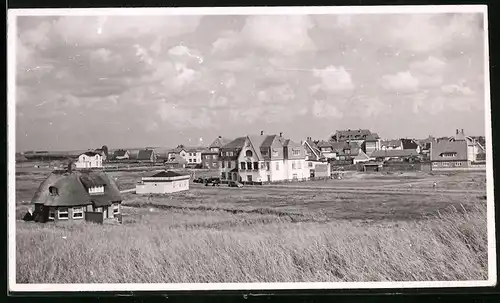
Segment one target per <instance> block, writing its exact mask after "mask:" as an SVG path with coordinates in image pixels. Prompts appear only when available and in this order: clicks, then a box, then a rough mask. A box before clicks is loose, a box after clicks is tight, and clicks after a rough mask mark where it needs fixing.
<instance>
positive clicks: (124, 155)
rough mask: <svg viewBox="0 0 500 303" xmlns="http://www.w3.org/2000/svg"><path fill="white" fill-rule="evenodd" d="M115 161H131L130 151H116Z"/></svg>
mask: <svg viewBox="0 0 500 303" xmlns="http://www.w3.org/2000/svg"><path fill="white" fill-rule="evenodd" d="M113 159H114V160H128V159H130V153H129V151H128V150H125V149H118V150H115V152H114V153H113Z"/></svg>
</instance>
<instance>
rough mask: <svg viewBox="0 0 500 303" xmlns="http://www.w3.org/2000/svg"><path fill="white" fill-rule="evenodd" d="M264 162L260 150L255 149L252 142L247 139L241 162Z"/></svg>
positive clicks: (240, 155) (240, 158)
mask: <svg viewBox="0 0 500 303" xmlns="http://www.w3.org/2000/svg"><path fill="white" fill-rule="evenodd" d="M261 160H263V158H262V154H261V153H260V148H258V149H257V148H255V146H254V144H252V140H251V139H250V138H249V137H247V140H246V141H245V143H244V144H243V147H242V149H241V151H240V154H239V156H238V161H239V162H257V161H261Z"/></svg>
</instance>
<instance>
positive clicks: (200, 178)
mask: <svg viewBox="0 0 500 303" xmlns="http://www.w3.org/2000/svg"><path fill="white" fill-rule="evenodd" d="M205 181H206V179H205V178H203V177H199V178H196V179H194V180H193V182H194V183H205Z"/></svg>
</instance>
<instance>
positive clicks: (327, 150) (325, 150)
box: [316, 140, 337, 161]
mask: <svg viewBox="0 0 500 303" xmlns="http://www.w3.org/2000/svg"><path fill="white" fill-rule="evenodd" d="M332 143H333V142H328V141H324V140H321V141H319V142H318V144H317V145H316V146H317V147H318V148H319V150H320V151H321V155H323V157H325V159H326V160H327V161H329V160H332V159H336V158H337V151H336V150H335V149H334V148H333V145H332Z"/></svg>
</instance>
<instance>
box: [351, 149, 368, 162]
mask: <svg viewBox="0 0 500 303" xmlns="http://www.w3.org/2000/svg"><path fill="white" fill-rule="evenodd" d="M354 159H356V160H368V159H370V157H369V156H368V155H367V154H366V153H365V152H364V151H362V150H361V149H360V150H358V153H357V154H356V156H354Z"/></svg>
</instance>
